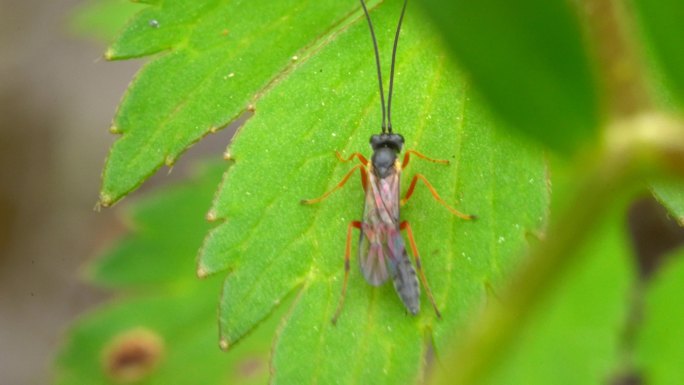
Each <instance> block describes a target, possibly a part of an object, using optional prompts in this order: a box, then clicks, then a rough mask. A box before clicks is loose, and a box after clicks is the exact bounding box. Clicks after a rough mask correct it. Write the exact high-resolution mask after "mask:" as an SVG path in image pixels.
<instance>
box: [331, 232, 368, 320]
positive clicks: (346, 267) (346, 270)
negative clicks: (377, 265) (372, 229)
mask: <svg viewBox="0 0 684 385" xmlns="http://www.w3.org/2000/svg"><path fill="white" fill-rule="evenodd" d="M352 227H356V228H357V229H359V230H361V227H362V225H361V222H359V221H351V222H349V226H347V246H346V247H345V249H344V281H342V294H341V295H340V301H339V302H338V303H337V310H335V315H334V316H333V317H332V319H331V322H332V323H333V325H335V324H336V323H337V318H338V317H339V316H340V313H341V312H342V305H344V297H345V296H346V295H347V280H348V279H349V256H350V254H351V235H352Z"/></svg>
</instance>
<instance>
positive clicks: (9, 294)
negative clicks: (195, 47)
mask: <svg viewBox="0 0 684 385" xmlns="http://www.w3.org/2000/svg"><path fill="white" fill-rule="evenodd" d="M78 4H79V1H76V0H55V1H38V0H29V1H11V0H0V122H1V123H0V383H2V384H8V385H14V384H17V385H21V384H47V383H49V382H50V367H51V363H50V360H51V357H52V355H53V354H54V351H55V349H56V348H57V347H58V345H59V343H60V341H61V336H62V334H63V332H64V330H65V328H66V327H67V325H68V324H69V321H70V320H71V319H72V318H73V317H74V316H75V315H76V314H78V313H81V312H83V311H84V310H85V309H86V308H88V307H89V306H90V305H92V304H93V303H95V302H97V301H99V300H101V299H102V297H103V295H104V293H101V292H97V291H95V290H93V289H92V288H90V287H89V286H88V285H87V284H86V283H83V282H82V281H81V280H79V274H80V273H81V272H80V271H81V269H82V266H83V264H84V263H85V262H86V261H87V260H88V259H89V258H91V257H92V256H94V255H95V254H96V253H97V251H98V250H101V249H103V248H104V247H105V245H106V244H108V243H111V241H112V240H113V239H114V238H115V237H116V236H117V235H118V234H120V233H121V232H122V229H121V225H119V224H118V221H116V220H115V218H114V211H112V210H103V211H102V212H100V213H97V212H95V211H94V210H93V207H94V206H95V202H96V201H97V197H98V188H99V178H100V170H101V168H102V165H103V164H104V159H105V156H106V155H107V149H108V147H109V145H110V144H111V143H112V142H113V140H114V137H113V136H112V135H111V134H109V132H108V131H107V128H108V126H109V123H110V122H111V119H112V116H113V113H114V111H115V108H116V105H117V103H118V101H119V99H120V98H121V95H122V93H123V92H124V90H125V89H126V86H127V84H128V82H129V81H130V79H131V77H132V76H133V74H134V73H135V71H136V69H137V67H138V66H139V65H140V63H136V62H128V63H107V62H105V61H104V60H101V59H100V57H101V54H102V52H103V51H104V44H103V43H99V42H95V41H90V42H89V41H86V40H83V39H81V38H78V37H76V36H75V34H73V33H70V32H69V28H68V21H69V19H68V18H69V15H70V12H71V11H72V10H73V9H74V8H75V7H76V6H77V5H78Z"/></svg>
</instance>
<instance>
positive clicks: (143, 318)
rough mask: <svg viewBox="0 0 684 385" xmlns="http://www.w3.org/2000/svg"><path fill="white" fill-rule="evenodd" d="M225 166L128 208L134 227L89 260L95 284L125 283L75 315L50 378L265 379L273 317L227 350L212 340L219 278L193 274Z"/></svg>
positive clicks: (68, 383) (91, 381)
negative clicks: (106, 300)
mask: <svg viewBox="0 0 684 385" xmlns="http://www.w3.org/2000/svg"><path fill="white" fill-rule="evenodd" d="M223 169H225V165H216V166H212V167H211V168H209V169H207V170H205V171H204V172H203V173H202V175H201V176H200V177H199V178H197V180H195V181H194V182H192V183H188V184H187V185H182V186H180V187H176V188H173V189H167V190H166V191H165V192H163V193H159V194H155V195H153V196H151V197H150V198H149V199H148V200H145V201H143V202H140V203H137V204H136V205H134V206H133V207H132V210H131V212H132V217H133V225H132V226H133V227H134V229H135V233H134V235H132V236H130V237H129V238H128V239H127V240H125V241H123V242H122V243H120V244H119V245H117V246H116V247H115V248H114V250H112V251H111V252H109V253H108V254H107V255H106V256H105V257H103V258H100V259H98V260H96V261H95V262H94V263H93V264H92V265H91V266H90V269H89V271H90V274H91V276H92V278H93V279H94V280H95V283H96V284H99V285H105V286H116V287H117V288H118V289H119V290H126V291H127V292H129V295H128V296H125V297H120V298H118V299H117V300H116V301H113V302H111V303H110V304H108V305H105V306H103V307H101V308H100V309H97V310H94V311H92V312H91V313H89V314H87V315H86V316H84V317H83V318H82V319H80V320H79V321H78V322H76V324H75V325H74V326H72V328H71V330H70V331H69V333H68V334H67V342H66V344H65V346H64V347H63V348H62V350H61V352H60V353H59V355H58V357H57V360H56V366H57V368H56V371H57V379H56V383H57V384H60V385H72V384H73V385H83V384H88V385H98V384H122V383H135V384H159V385H162V384H163V385H167V384H174V385H182V384H203V385H210V384H225V383H240V384H265V383H266V380H267V378H268V353H269V351H270V345H271V340H272V338H273V335H274V333H275V328H276V323H277V321H278V318H277V317H273V319H272V320H271V321H269V322H268V323H267V324H264V325H262V327H260V328H259V330H258V331H257V332H256V333H254V335H252V336H251V337H250V338H247V339H245V341H244V343H242V344H240V346H237V347H236V349H235V351H234V352H231V353H230V354H225V353H223V352H221V351H220V349H219V348H218V344H217V340H216V334H217V333H216V302H217V301H216V293H217V291H219V290H220V287H221V284H222V281H221V279H220V277H216V278H213V279H209V280H206V281H199V280H197V278H196V277H195V275H194V274H193V265H194V263H195V258H194V254H195V252H196V250H197V248H198V247H199V245H200V243H201V240H202V235H203V233H204V232H205V231H206V230H207V223H206V221H205V220H204V214H205V212H206V205H207V203H206V202H208V201H209V200H210V199H211V196H212V193H213V189H214V188H215V185H216V183H217V182H218V180H219V179H220V177H219V175H220V173H221V171H222V170H223Z"/></svg>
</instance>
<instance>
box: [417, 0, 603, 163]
mask: <svg viewBox="0 0 684 385" xmlns="http://www.w3.org/2000/svg"><path fill="white" fill-rule="evenodd" d="M421 4H423V5H424V8H425V11H426V13H427V14H428V15H429V16H430V17H431V18H432V20H433V21H434V23H435V25H437V27H438V28H439V29H440V31H441V32H442V34H443V35H444V37H445V38H446V41H447V42H448V45H449V47H450V49H451V50H452V51H453V54H454V57H455V59H456V60H457V61H458V63H459V64H460V65H461V66H462V67H463V68H464V69H465V70H466V72H467V74H468V75H469V76H470V77H471V78H472V80H473V84H474V86H475V87H476V88H477V91H478V92H479V93H481V94H482V96H483V97H484V99H485V100H486V101H487V102H488V103H489V104H490V105H491V107H492V109H493V110H494V111H495V112H496V113H498V115H499V116H501V117H502V118H503V119H505V120H506V121H507V122H509V123H510V124H511V125H512V127H513V128H515V129H517V130H520V131H521V132H523V133H525V134H526V135H529V136H531V137H533V138H535V139H538V140H540V141H542V142H543V143H544V144H546V145H548V146H550V147H551V148H554V149H556V150H561V151H564V152H566V153H567V152H570V151H572V150H575V149H577V147H578V146H580V145H582V144H587V143H588V142H589V141H590V140H592V139H595V137H596V133H597V129H598V126H599V123H600V119H601V117H600V112H599V102H598V96H597V94H598V91H597V89H596V84H595V82H594V78H593V77H594V75H593V74H592V66H593V64H592V63H591V62H590V60H589V58H588V57H587V53H586V52H585V47H584V44H583V36H582V33H581V31H580V28H579V25H578V22H577V20H576V18H575V14H574V13H573V10H572V9H571V4H570V2H566V1H548V0H522V1H496V0H484V1H450V2H446V1H441V0H428V1H425V2H422V3H421Z"/></svg>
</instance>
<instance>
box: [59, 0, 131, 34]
mask: <svg viewBox="0 0 684 385" xmlns="http://www.w3.org/2000/svg"><path fill="white" fill-rule="evenodd" d="M141 9H142V6H141V5H140V4H135V3H133V2H132V1H130V0H91V1H88V2H86V3H85V4H83V5H81V6H79V7H78V8H77V9H76V10H75V11H74V13H73V14H72V16H71V18H70V19H69V28H70V29H71V30H72V31H73V32H74V33H76V34H78V35H80V36H83V37H90V38H96V39H99V40H101V41H107V42H108V41H112V40H114V37H115V36H116V34H117V33H118V32H119V31H121V29H122V28H123V26H124V25H125V24H126V21H127V20H129V19H130V18H131V16H133V14H135V12H137V11H139V10H141Z"/></svg>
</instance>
